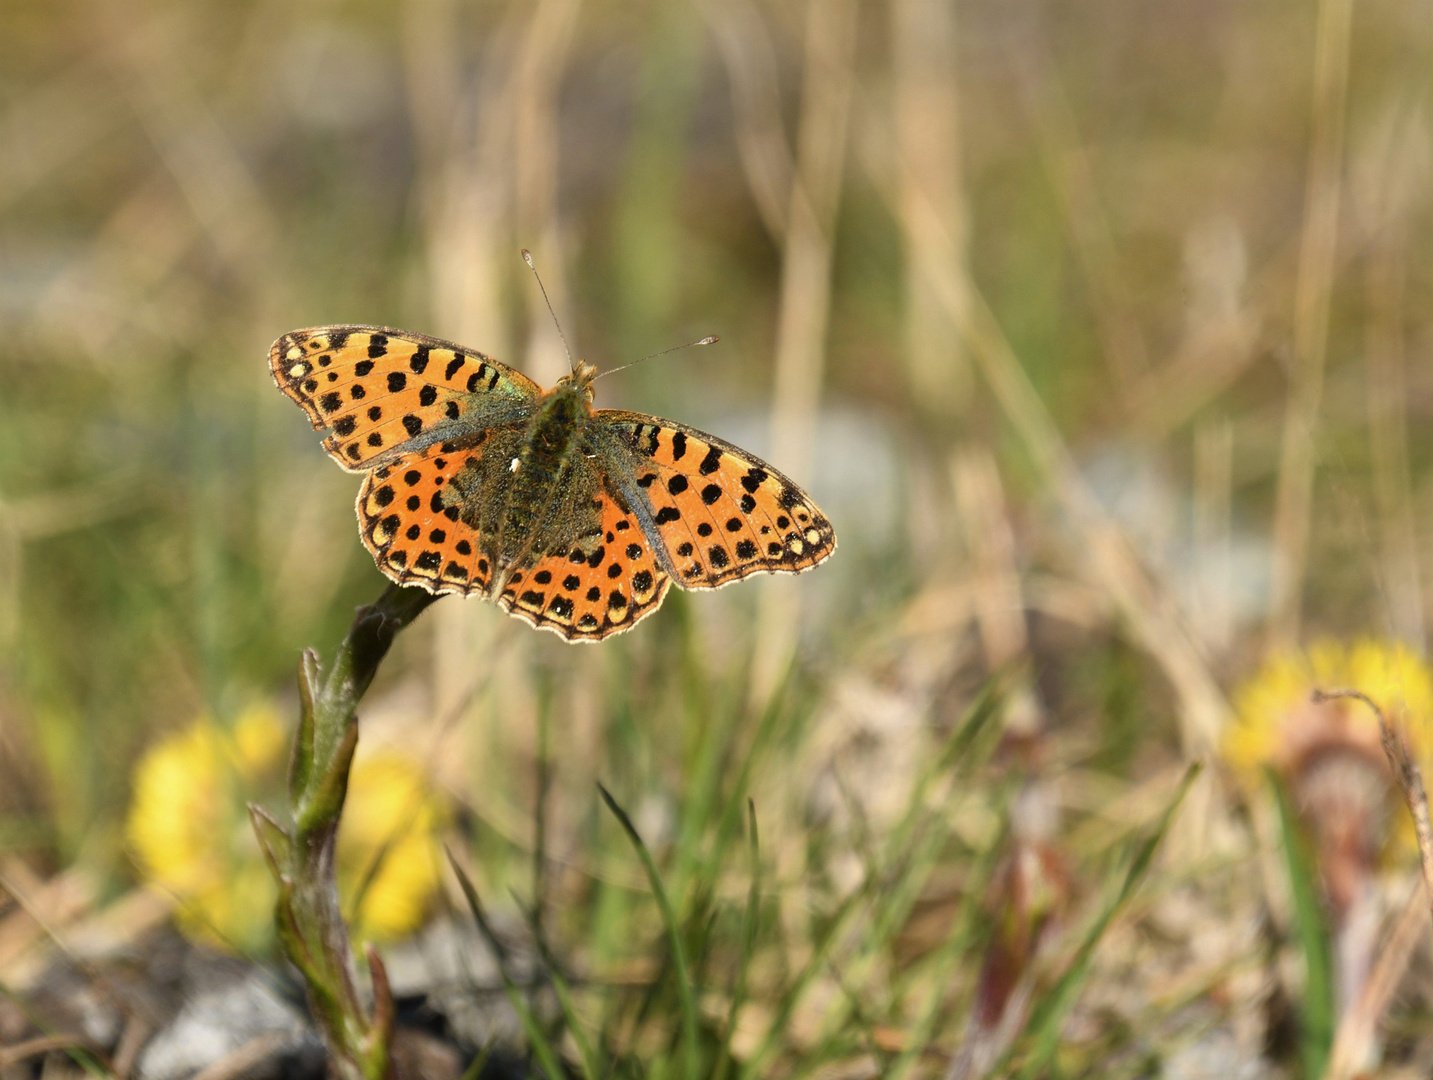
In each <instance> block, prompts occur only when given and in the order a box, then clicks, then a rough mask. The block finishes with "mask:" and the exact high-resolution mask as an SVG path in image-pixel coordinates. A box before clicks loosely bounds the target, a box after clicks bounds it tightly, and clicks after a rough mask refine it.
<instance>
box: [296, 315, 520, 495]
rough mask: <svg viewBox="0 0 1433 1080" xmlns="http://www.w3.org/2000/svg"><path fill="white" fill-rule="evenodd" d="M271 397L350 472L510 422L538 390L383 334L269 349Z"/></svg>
mask: <svg viewBox="0 0 1433 1080" xmlns="http://www.w3.org/2000/svg"><path fill="white" fill-rule="evenodd" d="M269 370H270V372H271V373H272V374H273V377H274V382H275V383H276V384H277V385H278V387H279V389H280V390H282V391H283V392H284V393H285V394H287V395H288V396H289V397H290V398H292V399H293V400H294V401H295V402H297V403H298V404H299V406H300V407H302V409H303V410H304V412H306V413H307V414H308V418H309V421H310V422H311V423H312V424H313V426H314V427H316V428H323V427H328V428H332V429H333V434H331V435H329V436H328V437H327V438H326V439H324V440H323V448H324V449H325V450H327V451H328V453H329V455H330V456H331V457H332V458H333V459H334V460H335V461H337V462H338V463H339V464H340V465H342V466H343V467H344V468H345V469H348V470H349V471H350V472H362V471H364V470H367V469H372V468H376V467H377V466H380V465H383V464H386V463H388V462H391V461H393V460H394V459H395V458H397V457H398V456H399V455H401V454H404V453H411V452H414V451H417V450H421V449H422V448H423V447H425V446H430V445H432V444H434V443H437V442H441V441H443V440H444V439H447V438H451V437H452V436H453V435H454V434H457V433H463V432H469V431H472V430H474V429H475V428H485V427H494V426H497V425H499V424H504V423H511V422H513V421H515V420H518V419H520V418H522V417H523V416H525V415H527V414H528V413H529V412H531V411H532V403H533V402H534V401H536V399H537V397H538V395H539V394H540V393H541V391H540V390H539V389H538V386H537V384H536V383H534V382H533V381H532V380H531V379H529V378H528V377H527V376H525V375H523V374H521V373H520V372H517V371H514V370H513V369H512V368H510V367H508V366H507V365H506V364H500V363H498V362H497V361H496V360H494V359H492V358H491V357H489V356H484V355H483V354H482V353H478V352H473V351H472V350H471V349H465V348H463V347H462V346H461V345H454V344H453V343H452V342H450V341H442V340H440V339H438V338H430V337H427V336H425V335H423V334H413V333H409V332H408V331H406V330H392V329H389V328H388V327H382V326H318V327H312V328H310V329H307V330H293V331H290V332H289V333H287V334H285V335H283V337H281V338H279V339H278V340H277V341H275V342H274V344H273V346H272V347H271V348H270V349H269Z"/></svg>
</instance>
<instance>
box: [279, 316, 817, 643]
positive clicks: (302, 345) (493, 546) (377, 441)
mask: <svg viewBox="0 0 1433 1080" xmlns="http://www.w3.org/2000/svg"><path fill="white" fill-rule="evenodd" d="M269 367H270V370H271V371H272V373H273V377H274V382H275V383H276V384H277V385H278V387H279V389H280V390H282V391H283V392H284V393H285V394H287V395H288V396H289V397H290V398H292V399H293V400H294V401H295V402H297V403H298V404H299V406H300V407H301V408H302V409H303V410H304V412H305V413H307V414H308V418H309V420H310V421H311V422H312V423H313V426H314V427H315V428H328V429H329V434H328V436H327V437H326V438H324V440H323V447H324V449H325V450H327V451H328V453H329V456H331V457H332V458H333V459H334V460H335V461H337V462H338V463H339V464H340V465H342V466H343V467H344V468H345V469H348V470H349V471H350V472H361V473H365V474H366V475H365V477H364V480H363V485H362V487H361V488H360V489H359V493H358V522H359V529H360V532H361V534H362V537H363V543H364V545H365V546H366V547H367V548H368V550H369V551H370V552H371V553H372V554H373V559H374V561H375V562H376V563H377V564H378V569H379V570H381V571H382V572H383V573H384V574H386V575H387V576H388V577H389V578H391V579H392V580H393V581H395V582H398V583H399V584H400V585H418V586H421V587H422V588H424V589H427V590H428V591H429V592H432V593H458V594H462V595H473V594H478V595H480V596H483V597H486V598H487V599H489V600H492V601H494V602H495V603H497V604H498V606H499V607H501V608H502V609H503V610H504V611H506V612H508V613H509V614H511V615H515V616H517V617H518V618H520V619H523V620H524V621H526V622H528V623H531V624H532V625H533V626H535V627H538V628H539V629H542V630H551V631H553V632H555V633H557V634H558V635H560V636H561V637H562V638H564V639H565V640H567V641H600V640H602V639H603V638H605V637H609V636H611V635H612V634H618V633H621V632H623V631H625V630H630V629H631V628H632V627H633V626H635V625H636V624H637V623H638V622H639V621H641V620H642V619H644V618H646V617H647V616H648V615H650V614H651V613H652V612H654V611H656V610H657V608H658V607H659V606H660V605H661V603H662V600H663V598H664V597H665V596H666V594H667V588H668V587H669V586H670V585H671V584H673V583H675V584H676V585H677V586H678V587H679V588H683V589H717V588H721V587H722V586H723V585H728V584H730V583H731V582H733V581H739V580H741V579H742V578H745V577H750V576H751V575H752V574H759V573H768V574H770V573H777V574H796V573H800V572H801V571H803V570H809V569H810V568H811V567H813V566H815V565H816V564H817V563H820V562H823V561H825V560H826V559H827V558H829V557H830V556H831V553H832V552H833V551H835V550H836V533H835V530H833V529H832V527H831V523H830V522H829V521H828V520H827V519H826V517H825V515H823V514H822V513H821V511H820V510H819V509H817V507H816V504H815V503H814V502H812V500H811V497H810V496H809V495H807V494H806V492H804V491H802V490H801V488H800V487H798V486H797V485H796V484H794V483H792V482H791V481H790V480H788V479H787V478H786V477H785V476H783V475H782V474H781V473H779V472H778V471H777V470H776V469H774V468H772V466H770V465H768V464H767V463H766V462H764V461H762V460H761V459H760V458H758V457H756V456H755V455H753V454H749V453H747V452H746V451H745V450H742V449H740V448H739V447H736V446H733V445H732V444H731V443H729V442H725V441H724V440H722V439H719V438H717V437H716V436H715V435H708V434H706V433H705V432H702V431H698V430H697V429H696V428H692V427H687V426H686V425H685V424H678V423H676V422H674V421H671V420H662V419H659V418H657V417H655V416H648V415H647V414H646V413H640V412H625V411H622V410H617V409H593V407H592V400H593V390H592V383H593V380H594V379H595V378H596V377H597V369H596V368H595V367H593V366H592V365H591V364H589V363H586V362H585V361H584V362H581V363H578V364H576V365H575V366H574V367H573V370H572V371H571V373H570V374H568V375H565V376H563V377H562V378H561V379H559V380H558V382H557V384H556V385H555V386H553V388H552V389H550V390H543V389H542V388H540V387H539V386H538V385H537V384H536V383H534V382H533V381H532V380H531V379H529V378H527V377H526V376H525V375H523V374H522V373H520V372H518V371H516V370H514V369H513V368H510V367H508V366H507V365H506V364H501V363H499V362H498V361H496V360H494V359H493V358H492V357H490V356H485V355H483V354H482V353H480V352H476V351H474V350H473V349H468V348H465V347H463V346H461V345H455V344H453V343H452V342H448V341H440V340H439V339H437V338H431V337H426V336H424V335H422V334H413V333H409V332H407V331H404V330H393V329H389V328H387V327H379V326H319V327H312V328H310V329H306V330H294V331H291V332H290V333H287V334H284V335H283V336H282V337H280V338H279V339H278V340H277V341H276V342H274V344H273V348H272V349H271V350H270V351H269Z"/></svg>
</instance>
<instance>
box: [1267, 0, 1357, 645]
mask: <svg viewBox="0 0 1433 1080" xmlns="http://www.w3.org/2000/svg"><path fill="white" fill-rule="evenodd" d="M1352 19H1353V0H1320V3H1319V14H1318V33H1317V38H1316V42H1315V46H1314V134H1313V145H1312V147H1311V148H1310V150H1309V168H1308V186H1307V189H1306V191H1305V201H1304V230H1303V238H1302V244H1301V247H1300V250H1299V272H1298V283H1297V286H1296V291H1295V296H1294V327H1293V330H1294V340H1293V358H1292V360H1293V362H1292V367H1291V370H1290V381H1291V386H1290V391H1289V396H1288V401H1287V408H1286V411H1285V416H1284V436H1283V449H1282V452H1281V455H1280V464H1279V485H1278V494H1277V498H1276V502H1275V507H1274V587H1273V604H1272V608H1273V611H1272V615H1271V617H1270V620H1269V632H1268V644H1269V646H1270V647H1271V648H1280V647H1288V646H1291V645H1292V644H1293V643H1294V642H1295V641H1297V640H1298V635H1299V622H1300V619H1301V617H1302V609H1303V584H1304V570H1305V566H1306V564H1307V561H1308V546H1309V520H1310V513H1311V509H1312V500H1313V486H1314V469H1315V463H1316V462H1315V458H1316V455H1315V435H1316V430H1317V427H1318V416H1319V409H1320V406H1321V404H1322V401H1323V386H1324V362H1325V359H1326V357H1327V353H1328V323H1329V295H1330V293H1331V291H1332V289H1333V279H1334V255H1335V251H1336V248H1337V244H1338V217H1339V202H1340V196H1341V191H1342V181H1343V141H1344V139H1343V135H1344V113H1345V109H1346V105H1347V101H1346V98H1347V94H1346V91H1347V86H1348V49H1349V24H1350V23H1351V21H1352Z"/></svg>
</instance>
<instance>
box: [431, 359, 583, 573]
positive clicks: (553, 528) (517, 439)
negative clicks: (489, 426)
mask: <svg viewBox="0 0 1433 1080" xmlns="http://www.w3.org/2000/svg"><path fill="white" fill-rule="evenodd" d="M594 374H595V369H593V368H592V367H591V365H588V364H582V365H580V366H579V367H578V368H577V370H576V371H574V372H573V373H572V374H571V375H569V376H567V377H565V378H563V379H561V380H560V381H559V382H558V383H557V385H555V386H554V387H553V388H552V389H551V390H549V391H547V392H546V393H544V394H543V395H542V396H541V397H540V398H538V400H537V401H536V402H535V407H534V409H533V411H532V413H531V414H529V416H528V417H527V419H526V420H525V421H524V422H523V423H522V424H520V425H514V426H513V427H511V428H508V429H506V430H504V431H494V432H492V433H491V436H490V438H489V447H488V448H487V453H485V455H484V459H483V464H484V466H485V468H484V469H483V472H484V473H485V474H487V475H486V476H485V477H483V480H485V481H486V482H477V483H466V482H464V481H465V480H467V479H468V478H463V479H462V480H457V481H455V486H456V487H457V488H458V489H459V490H460V491H461V490H462V489H464V488H467V490H468V492H469V493H470V495H469V498H468V500H465V501H467V502H468V505H467V506H466V507H465V508H464V516H465V517H466V516H468V515H469V514H472V515H473V516H474V517H476V518H478V519H482V520H483V521H484V522H485V523H488V524H489V532H490V534H491V535H493V537H494V541H495V543H494V550H493V552H492V554H493V555H494V556H495V558H496V562H497V564H498V566H499V567H503V568H506V569H507V570H509V571H517V572H519V573H520V572H521V570H522V569H523V568H525V567H526V566H529V565H531V564H532V563H534V562H536V561H537V560H538V559H539V558H541V557H543V556H545V555H548V554H550V553H553V552H566V551H568V550H570V549H571V548H572V547H573V546H574V545H578V546H587V545H589V544H592V545H595V543H596V542H597V538H600V535H601V520H600V514H598V513H597V512H596V509H595V505H594V500H595V498H596V497H597V495H598V493H599V491H600V489H601V475H600V471H599V470H598V468H597V467H596V466H595V464H594V462H593V461H592V460H591V459H589V457H588V456H587V454H586V453H585V452H584V449H585V443H586V434H587V430H588V426H589V423H590V421H591V420H592V386H591V383H592V376H593V375H594ZM472 479H473V480H477V478H476V477H473V478H472ZM493 526H495V527H493ZM497 578H498V576H496V575H495V582H496V581H497ZM499 587H500V586H499Z"/></svg>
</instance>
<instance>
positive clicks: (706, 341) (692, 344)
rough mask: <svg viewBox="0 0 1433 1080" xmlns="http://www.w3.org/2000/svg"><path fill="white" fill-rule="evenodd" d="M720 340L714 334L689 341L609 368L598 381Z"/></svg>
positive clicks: (594, 380)
mask: <svg viewBox="0 0 1433 1080" xmlns="http://www.w3.org/2000/svg"><path fill="white" fill-rule="evenodd" d="M720 340H721V338H719V337H717V336H716V335H715V334H713V335H712V336H710V337H704V338H702V339H701V340H700V341H689V342H687V343H686V344H685V345H673V346H672V347H671V348H670V349H663V350H662V351H661V352H654V353H648V354H647V355H646V356H644V357H642V358H641V359H638V360H633V361H632V362H631V363H630V364H623V365H622V366H621V367H614V368H609V369H608V370H606V371H604V372H603V373H602V374H601V375H598V376H597V379H605V378H606V377H607V376H608V375H612V374H615V373H616V372H618V371H626V370H627V369H628V368H629V367H636V366H637V365H638V364H640V363H641V362H642V361H643V360H651V359H652V358H654V357H657V356H666V355H667V353H671V352H676V351H678V350H679V349H691V348H695V347H696V346H698V345H715V344H716V343H717V342H718V341H720ZM597 379H593V380H592V381H593V382H596V381H597Z"/></svg>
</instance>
